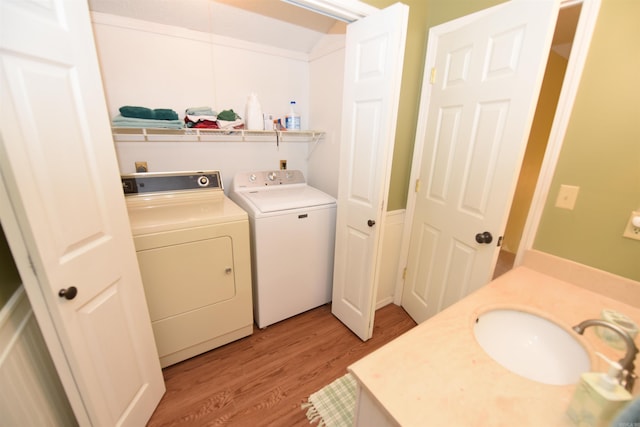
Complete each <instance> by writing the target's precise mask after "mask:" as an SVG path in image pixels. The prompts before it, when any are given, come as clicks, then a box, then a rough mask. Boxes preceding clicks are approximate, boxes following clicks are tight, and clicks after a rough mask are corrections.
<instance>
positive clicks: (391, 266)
mask: <svg viewBox="0 0 640 427" xmlns="http://www.w3.org/2000/svg"><path fill="white" fill-rule="evenodd" d="M404 214H405V210H404V209H399V210H395V211H390V212H387V216H386V218H385V226H384V240H383V242H382V257H380V260H379V262H380V263H381V265H380V282H379V283H378V295H377V298H376V309H378V308H380V307H384V306H385V305H387V304H391V303H392V302H393V298H394V294H395V290H396V278H397V272H398V262H399V260H400V245H401V243H402V229H403V227H404Z"/></svg>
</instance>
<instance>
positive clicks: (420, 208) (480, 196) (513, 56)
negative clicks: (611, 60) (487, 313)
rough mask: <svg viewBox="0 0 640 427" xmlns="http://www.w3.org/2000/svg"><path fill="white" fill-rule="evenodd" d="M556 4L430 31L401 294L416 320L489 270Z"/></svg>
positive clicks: (488, 13)
mask: <svg viewBox="0 0 640 427" xmlns="http://www.w3.org/2000/svg"><path fill="white" fill-rule="evenodd" d="M558 10H559V2H558V1H555V0H544V1H542V0H541V1H536V2H532V1H519V0H514V1H510V2H507V3H503V4H500V5H498V6H496V7H494V8H491V9H487V10H485V11H481V12H479V13H477V14H474V15H469V16H467V17H464V18H461V19H459V20H456V21H452V22H450V23H446V24H443V25H440V26H438V27H434V28H433V29H432V30H431V31H430V34H429V46H428V52H427V63H426V66H425V76H424V85H425V88H423V94H422V101H421V107H420V108H421V111H420V118H419V120H420V124H419V127H418V130H417V133H416V141H419V139H422V140H423V141H421V142H422V143H423V146H424V148H423V152H422V157H421V161H420V165H421V169H420V177H419V180H420V181H419V183H420V185H419V186H418V187H419V189H418V194H417V195H416V202H415V211H414V216H413V221H412V224H411V230H412V231H411V243H410V245H409V256H408V265H407V277H406V282H405V287H404V290H403V297H402V305H403V307H404V308H405V309H406V310H407V312H408V313H409V314H410V315H411V316H412V317H413V318H414V319H415V320H416V321H417V322H421V321H423V320H425V319H427V318H429V317H431V316H433V315H434V314H436V313H437V312H439V311H440V310H442V309H444V308H446V307H447V306H449V305H451V304H452V303H454V302H456V301H458V300H459V299H461V298H462V297H464V296H465V295H467V294H469V293H470V292H472V291H473V290H475V289H477V288H479V287H480V286H482V285H484V284H486V283H488V282H489V281H490V280H491V276H492V272H493V269H494V266H495V262H496V259H497V256H498V252H499V244H500V239H501V235H502V232H503V230H504V227H505V225H506V221H507V217H508V214H509V208H510V205H511V200H512V198H513V192H514V190H515V185H516V181H517V178H518V174H519V171H520V165H521V163H522V157H523V155H524V151H525V148H526V142H527V139H528V135H529V130H530V127H531V122H532V120H533V115H534V112H535V107H536V103H537V99H538V93H539V89H540V86H541V83H542V78H543V75H544V69H545V65H546V61H547V57H548V53H549V48H550V44H551V39H552V36H553V31H554V28H555V22H556V19H557V15H558ZM432 69H433V70H435V71H432ZM430 80H431V84H429V82H430ZM419 145H422V144H420V143H419V142H417V143H416V146H419Z"/></svg>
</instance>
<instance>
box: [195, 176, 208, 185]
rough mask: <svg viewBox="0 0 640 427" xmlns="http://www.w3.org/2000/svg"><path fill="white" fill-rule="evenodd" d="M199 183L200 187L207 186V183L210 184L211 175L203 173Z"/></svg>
mask: <svg viewBox="0 0 640 427" xmlns="http://www.w3.org/2000/svg"><path fill="white" fill-rule="evenodd" d="M198 185H199V186H200V187H206V186H207V185H209V177H207V176H205V175H202V176H201V177H199V178H198Z"/></svg>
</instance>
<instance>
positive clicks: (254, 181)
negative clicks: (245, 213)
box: [233, 170, 306, 189]
mask: <svg viewBox="0 0 640 427" xmlns="http://www.w3.org/2000/svg"><path fill="white" fill-rule="evenodd" d="M305 183H306V181H305V180H304V175H303V174H302V171H299V170H270V171H261V172H242V173H238V174H236V176H235V177H234V178H233V187H234V188H236V189H242V188H245V189H246V188H257V187H265V186H270V185H274V186H275V185H291V184H305Z"/></svg>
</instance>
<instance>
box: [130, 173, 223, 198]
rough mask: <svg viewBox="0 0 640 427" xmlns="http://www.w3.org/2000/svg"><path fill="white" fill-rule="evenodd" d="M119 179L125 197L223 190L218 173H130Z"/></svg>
mask: <svg viewBox="0 0 640 427" xmlns="http://www.w3.org/2000/svg"><path fill="white" fill-rule="evenodd" d="M120 179H121V180H122V190H123V191H124V194H125V195H135V194H144V193H162V192H168V191H171V192H174V191H196V190H200V189H207V190H220V191H222V190H223V187H222V179H221V178H220V171H198V172H166V173H164V172H153V173H132V174H128V175H121V176H120Z"/></svg>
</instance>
